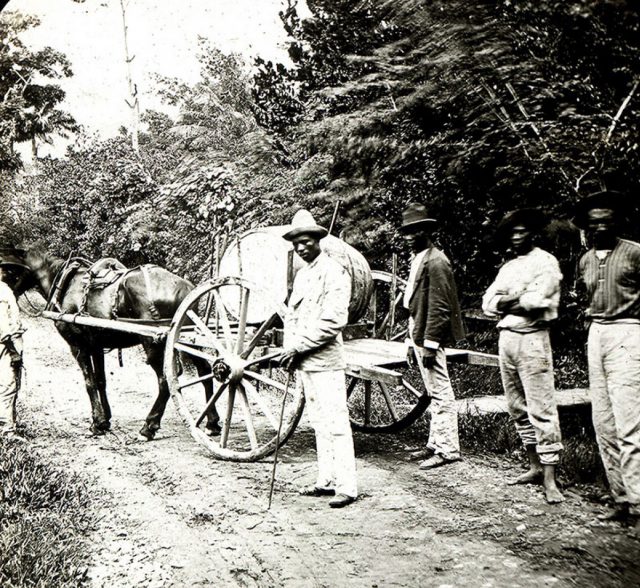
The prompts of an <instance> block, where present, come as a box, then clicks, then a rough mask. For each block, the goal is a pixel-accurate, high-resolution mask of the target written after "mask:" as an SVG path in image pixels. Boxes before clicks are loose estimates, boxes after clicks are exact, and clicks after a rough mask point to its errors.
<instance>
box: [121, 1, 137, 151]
mask: <svg viewBox="0 0 640 588" xmlns="http://www.w3.org/2000/svg"><path fill="white" fill-rule="evenodd" d="M120 10H121V12H122V31H123V34H124V58H125V63H126V64H127V85H128V87H129V97H128V99H126V100H125V102H126V103H127V105H128V106H129V108H130V109H131V146H132V147H133V150H134V151H135V152H136V153H138V151H139V146H138V132H139V131H138V129H139V126H140V102H139V101H138V86H137V84H135V83H134V81H133V75H132V73H131V63H132V62H133V60H134V59H135V55H134V56H133V57H132V56H131V55H130V54H129V28H128V27H127V10H126V4H125V0H120Z"/></svg>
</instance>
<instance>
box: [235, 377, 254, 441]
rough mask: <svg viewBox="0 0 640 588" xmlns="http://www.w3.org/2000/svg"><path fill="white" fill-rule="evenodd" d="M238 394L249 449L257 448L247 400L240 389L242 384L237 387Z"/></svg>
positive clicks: (244, 393)
mask: <svg viewBox="0 0 640 588" xmlns="http://www.w3.org/2000/svg"><path fill="white" fill-rule="evenodd" d="M238 394H239V396H240V401H241V404H242V412H243V414H244V423H245V425H246V427H247V433H248V435H249V442H250V443H251V449H255V448H256V447H258V437H257V436H256V428H255V427H254V425H253V417H252V416H251V407H250V406H249V401H248V400H247V393H246V392H245V389H244V388H243V387H242V384H240V385H239V386H238Z"/></svg>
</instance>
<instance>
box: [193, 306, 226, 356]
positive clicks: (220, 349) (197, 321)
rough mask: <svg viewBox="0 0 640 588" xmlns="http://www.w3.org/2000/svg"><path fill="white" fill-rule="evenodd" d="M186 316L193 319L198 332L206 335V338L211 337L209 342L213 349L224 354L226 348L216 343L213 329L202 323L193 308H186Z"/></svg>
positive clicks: (216, 339)
mask: <svg viewBox="0 0 640 588" xmlns="http://www.w3.org/2000/svg"><path fill="white" fill-rule="evenodd" d="M187 316H188V317H189V318H190V319H191V320H192V321H193V324H194V325H195V326H196V328H197V329H199V330H200V332H201V333H202V334H203V335H204V336H205V337H207V339H209V338H210V339H211V344H212V345H213V347H214V348H215V350H216V351H217V352H218V353H220V355H225V354H226V349H225V348H224V347H223V346H222V345H220V343H218V338H217V337H216V336H215V334H214V333H213V331H212V330H211V329H210V328H209V327H208V326H207V325H206V324H205V323H204V321H203V320H202V319H201V318H200V317H199V316H198V315H197V314H196V313H195V312H193V310H187Z"/></svg>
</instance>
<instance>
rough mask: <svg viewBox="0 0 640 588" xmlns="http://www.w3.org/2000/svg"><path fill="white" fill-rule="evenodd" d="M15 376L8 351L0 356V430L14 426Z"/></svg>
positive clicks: (10, 428)
mask: <svg viewBox="0 0 640 588" xmlns="http://www.w3.org/2000/svg"><path fill="white" fill-rule="evenodd" d="M17 396H18V394H17V389H16V378H15V373H14V371H13V367H12V366H11V358H10V357H9V354H8V353H3V354H2V356H1V357H0V431H2V432H9V431H15V428H16V399H17Z"/></svg>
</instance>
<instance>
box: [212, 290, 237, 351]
mask: <svg viewBox="0 0 640 588" xmlns="http://www.w3.org/2000/svg"><path fill="white" fill-rule="evenodd" d="M213 296H214V298H215V299H216V316H219V317H220V322H221V323H222V330H223V331H224V336H225V338H226V339H227V349H229V351H231V350H232V349H233V334H232V333H231V325H230V324H229V316H228V315H227V307H226V306H225V305H224V302H222V296H220V292H218V291H217V290H214V291H213Z"/></svg>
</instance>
